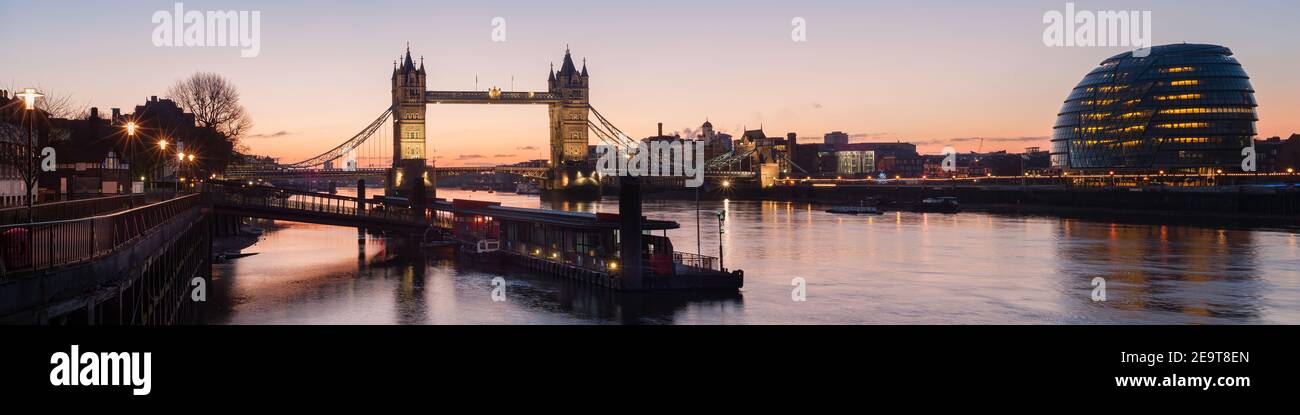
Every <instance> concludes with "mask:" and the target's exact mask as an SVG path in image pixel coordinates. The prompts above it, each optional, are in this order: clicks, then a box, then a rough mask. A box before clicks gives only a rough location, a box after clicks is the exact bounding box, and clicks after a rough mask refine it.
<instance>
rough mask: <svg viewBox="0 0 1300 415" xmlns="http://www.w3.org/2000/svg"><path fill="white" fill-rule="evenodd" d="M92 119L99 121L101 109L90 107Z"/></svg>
mask: <svg viewBox="0 0 1300 415" xmlns="http://www.w3.org/2000/svg"><path fill="white" fill-rule="evenodd" d="M90 119H92V120H98V119H99V107H90Z"/></svg>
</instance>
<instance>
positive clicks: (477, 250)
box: [460, 239, 501, 262]
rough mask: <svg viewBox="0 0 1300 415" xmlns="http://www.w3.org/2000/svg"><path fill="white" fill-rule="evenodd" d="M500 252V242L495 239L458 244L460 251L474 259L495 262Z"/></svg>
mask: <svg viewBox="0 0 1300 415" xmlns="http://www.w3.org/2000/svg"><path fill="white" fill-rule="evenodd" d="M500 252H501V242H500V241H497V240H495V239H483V240H479V241H478V242H477V243H475V244H468V243H466V244H461V245H460V253H461V254H462V255H464V256H467V257H469V258H470V259H472V260H474V261H480V262H496V260H497V259H498V256H499V254H500Z"/></svg>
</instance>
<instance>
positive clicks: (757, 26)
mask: <svg viewBox="0 0 1300 415" xmlns="http://www.w3.org/2000/svg"><path fill="white" fill-rule="evenodd" d="M74 3H80V4H81V5H83V7H75V6H74V7H67V6H66V5H64V4H60V5H58V6H55V5H48V4H37V3H14V2H3V3H0V11H3V14H4V15H7V16H33V18H32V19H28V20H25V21H24V23H19V24H11V25H6V26H4V27H0V39H4V40H5V43H6V45H7V46H10V48H9V49H10V50H11V52H12V53H11V56H18V57H24V58H20V59H7V60H6V61H5V63H4V64H0V74H3V75H0V77H3V78H0V85H6V86H9V87H12V88H8V89H16V88H20V87H24V86H36V85H39V86H41V87H42V88H45V89H47V90H49V91H53V92H56V93H61V94H71V95H73V97H74V99H75V101H77V102H78V103H84V104H86V105H87V106H93V107H99V108H100V109H101V112H106V111H107V108H112V107H119V108H124V109H129V108H133V107H134V106H135V105H138V104H140V103H142V102H143V101H144V100H145V98H146V97H148V96H150V95H159V96H162V95H165V91H166V89H167V88H168V87H169V86H170V85H171V84H172V83H173V82H175V81H176V80H179V79H182V78H184V77H186V76H189V75H190V74H192V73H193V72H195V71H207V72H215V73H218V74H221V75H223V76H226V77H228V78H229V79H231V80H232V81H233V82H234V83H235V85H237V86H238V87H239V88H240V91H241V92H242V100H243V103H244V105H245V106H246V107H248V110H249V112H250V113H251V115H252V116H253V120H254V122H255V126H254V128H253V130H252V132H251V134H250V135H249V136H248V137H246V138H245V139H244V144H245V145H247V146H248V147H249V148H250V149H251V151H252V152H253V153H256V154H264V155H272V156H276V157H280V158H282V159H297V158H306V157H310V156H312V155H315V154H317V153H320V152H322V151H325V150H327V149H329V148H330V147H332V146H333V145H335V144H337V142H339V141H341V140H343V139H345V138H346V137H348V136H351V135H352V134H355V133H356V131H358V130H359V129H360V128H361V127H362V126H363V125H364V124H365V123H366V122H368V121H369V120H371V119H373V118H374V117H375V115H377V114H378V113H379V112H381V111H382V110H383V108H385V107H386V106H387V105H388V101H389V91H388V84H389V78H388V75H389V73H390V71H391V65H392V61H393V60H394V59H396V58H397V56H398V55H399V54H400V53H402V52H403V51H404V47H405V45H406V43H407V42H410V44H411V49H412V53H414V54H415V55H417V56H419V55H423V56H424V58H425V62H426V64H427V65H428V67H429V89H431V90H475V89H476V88H477V90H486V89H488V88H490V87H499V88H501V89H502V90H507V91H508V90H512V89H513V90H518V91H542V90H545V83H546V81H545V78H544V76H545V74H543V71H546V70H547V69H548V67H549V65H550V64H552V63H554V64H556V65H557V66H558V64H559V60H560V58H561V57H562V56H563V53H564V49H565V47H566V45H567V46H568V47H570V48H571V49H572V51H573V55H574V58H575V59H577V60H582V59H586V60H587V64H588V66H589V68H590V70H591V79H592V80H591V83H592V89H591V91H592V92H591V93H592V97H591V101H592V105H593V106H594V107H596V108H599V109H601V112H603V113H605V114H606V115H607V116H609V117H610V118H611V119H612V121H613V122H615V123H617V124H618V125H619V126H620V127H622V128H623V129H624V130H625V131H626V132H627V133H629V134H630V135H632V136H633V137H634V138H640V137H645V136H650V135H653V134H654V133H655V128H656V123H659V122H663V123H664V125H665V130H666V131H667V132H669V133H670V134H671V133H672V132H674V131H684V130H686V129H692V130H693V129H696V128H698V127H699V125H700V124H701V123H703V122H704V121H705V119H708V120H710V121H712V122H713V124H714V125H716V126H717V129H718V130H719V131H722V132H728V133H731V134H735V135H738V133H740V132H741V130H742V129H745V128H748V129H755V128H759V127H760V126H761V127H763V128H764V129H765V132H766V133H767V134H768V135H769V136H783V135H784V134H785V133H787V132H796V133H798V134H799V136H800V137H801V138H803V137H817V138H820V137H821V136H822V135H823V134H825V133H828V132H831V131H844V132H846V133H848V134H850V135H851V136H852V138H853V140H852V141H855V142H861V141H876V142H893V141H905V142H912V143H916V144H918V150H920V151H921V152H923V153H936V152H938V151H939V150H940V149H942V148H943V147H944V146H947V145H952V146H954V147H956V148H957V150H958V151H962V152H966V151H974V150H977V147H976V146H978V145H979V144H977V143H979V142H980V141H983V144H982V148H979V149H980V150H983V151H997V150H1003V149H1006V150H1011V151H1020V150H1021V149H1023V148H1025V147H1034V146H1036V147H1041V148H1044V149H1046V148H1048V140H1049V137H1050V135H1051V129H1052V121H1053V120H1054V119H1055V116H1056V112H1057V111H1058V109H1059V108H1060V104H1061V102H1063V101H1064V99H1065V95H1066V93H1067V92H1068V91H1069V89H1070V88H1071V87H1072V86H1073V85H1074V84H1075V83H1076V82H1077V80H1078V78H1079V77H1081V76H1082V75H1083V74H1085V73H1086V72H1087V71H1088V70H1091V69H1092V68H1093V67H1095V66H1096V65H1097V64H1098V63H1100V62H1101V61H1102V60H1105V59H1106V58H1108V57H1110V56H1112V55H1115V54H1118V53H1121V52H1123V51H1126V50H1129V49H1131V48H1124V47H1046V46H1044V45H1043V43H1042V33H1043V29H1044V27H1045V25H1044V24H1043V23H1042V17H1043V13H1045V12H1048V11H1052V10H1062V9H1064V8H1065V2H1031V3H1032V4H1031V5H1030V6H1029V7H1025V4H1024V3H1025V2H1010V3H1009V4H998V5H992V6H987V5H968V4H963V3H960V2H941V1H935V2H927V4H925V5H891V4H884V3H868V4H851V5H837V4H834V3H822V4H807V5H805V4H800V5H793V6H792V5H779V4H775V3H760V4H754V5H748V4H744V5H742V4H740V3H725V4H706V5H696V4H691V5H690V7H684V4H683V3H677V2H665V3H662V4H656V5H653V6H605V5H598V4H590V3H581V2H579V3H574V4H573V5H572V7H558V8H551V7H547V6H545V5H533V4H507V3H502V4H495V5H467V6H466V5H462V6H461V7H457V8H456V9H455V10H449V9H448V8H447V7H442V8H440V7H439V6H440V5H437V4H434V5H426V4H407V3H404V2H381V3H379V4H377V5H372V4H366V5H357V4H351V3H346V2H343V3H333V2H330V3H328V4H329V5H330V6H331V7H329V8H330V9H331V12H330V13H324V12H322V11H321V10H322V9H325V8H326V7H321V6H320V4H321V3H301V2H277V3H257V2H219V3H213V2H205V1H197V2H185V3H184V6H185V7H186V8H187V9H192V10H213V9H215V10H258V11H260V12H261V15H262V17H261V20H262V22H261V26H262V27H261V34H262V39H261V45H260V49H261V50H260V54H259V55H258V56H257V57H252V58H242V57H241V56H240V53H239V51H238V50H237V49H236V48H229V47H195V48H166V47H155V46H154V45H153V44H152V43H151V42H150V34H151V32H152V31H153V29H154V27H155V26H156V25H155V24H154V23H152V22H150V16H152V15H153V13H154V12H156V11H159V10H171V9H172V7H173V4H174V2H171V1H162V2H138V3H130V4H125V5H120V4H116V3H108V2H95V1H89V2H74ZM1255 3H1258V4H1265V3H1267V4H1268V5H1269V6H1270V7H1268V8H1262V7H1261V8H1253V7H1242V6H1233V5H1223V4H1216V3H1210V2H1154V3H1149V4H1148V3H1144V4H1142V5H1140V6H1138V7H1136V8H1141V9H1144V10H1151V11H1152V14H1153V22H1154V26H1155V28H1154V30H1153V34H1154V43H1155V44H1167V43H1179V42H1183V41H1186V42H1189V43H1212V44H1220V45H1224V46H1227V47H1229V48H1232V50H1233V51H1234V52H1235V53H1236V57H1237V58H1238V59H1239V60H1240V61H1241V62H1242V64H1243V65H1244V66H1245V68H1246V70H1247V72H1248V73H1249V74H1250V75H1251V82H1252V83H1253V84H1254V86H1255V88H1256V90H1257V92H1256V97H1257V99H1258V101H1259V103H1260V108H1259V115H1260V121H1259V123H1258V129H1259V136H1258V137H1257V138H1265V137H1271V136H1283V137H1286V136H1288V135H1290V134H1291V133H1293V132H1298V131H1300V122H1298V121H1296V120H1295V119H1293V117H1288V114H1294V113H1296V112H1297V110H1300V94H1296V92H1297V91H1300V86H1297V84H1296V81H1295V80H1294V79H1292V78H1293V76H1292V74H1294V73H1297V72H1300V71H1298V70H1300V57H1296V56H1294V55H1288V54H1285V53H1283V51H1284V50H1285V48H1284V47H1283V45H1286V42H1287V34H1286V32H1285V28H1286V26H1285V24H1284V23H1285V22H1286V19H1285V18H1284V17H1285V15H1286V13H1280V12H1279V10H1283V9H1285V10H1295V9H1297V7H1300V6H1297V5H1295V4H1292V3H1287V2H1267V1H1260V2H1255ZM742 6H743V7H742ZM1077 8H1079V9H1081V10H1082V9H1090V10H1131V9H1134V8H1135V7H1134V6H1133V5H1128V4H1125V3H1122V2H1109V1H1097V2H1077ZM55 9H59V10H74V11H73V12H71V13H68V12H64V13H58V12H56V10H55ZM340 9H342V10H344V12H343V13H340V12H339V10H340ZM847 9H855V10H853V11H854V12H853V13H848V12H847V11H849V10H847ZM575 10H580V11H575ZM681 10H690V11H691V12H690V13H685V14H683V13H682V12H681ZM393 11H401V13H398V15H402V16H409V17H410V20H411V21H412V22H414V23H415V24H393V23H394V22H389V21H386V20H384V19H383V18H382V16H391V15H392V14H391V12H393ZM35 16H45V17H35ZM48 16H58V18H53V17H48ZM496 17H502V18H503V19H504V24H505V29H506V30H505V35H506V41H505V42H493V41H492V37H491V35H492V32H493V30H494V28H496V27H495V26H494V21H493V20H494V18H496ZM796 17H799V18H803V19H805V21H806V22H807V41H806V42H794V41H792V40H791V38H790V34H791V29H792V25H791V19H793V18H796ZM399 23H400V22H399ZM1211 23H1213V24H1211ZM62 25H75V26H77V27H79V28H81V30H79V31H78V33H77V35H76V36H73V35H72V34H71V32H70V31H65V30H60V27H61V26H62ZM302 33H312V35H309V36H303V35H302ZM87 34H102V36H97V37H96V39H94V41H88V40H87V39H86V38H85V36H86V35H87ZM869 39H909V42H901V43H900V42H896V43H884V42H882V43H871V42H870V41H869ZM68 44H82V45H85V47H82V48H78V47H66V45H68ZM990 57H993V58H990ZM76 60H86V61H93V62H105V63H103V64H100V65H97V66H95V67H94V71H93V72H87V71H86V70H85V69H84V67H81V66H76V65H64V64H62V62H75V61H76ZM476 79H477V80H478V82H477V85H476V83H475V80H476ZM512 85H513V87H512ZM755 85H761V86H763V87H755ZM778 97H779V98H778ZM428 116H429V123H428V136H429V140H428V143H429V146H430V153H431V154H430V156H431V157H434V158H435V160H436V161H437V162H438V163H439V165H449V166H454V165H467V164H479V163H483V164H502V163H512V162H517V161H522V160H527V159H539V158H545V152H546V148H547V128H546V122H547V121H546V117H547V115H546V111H545V110H544V109H542V108H539V107H526V106H525V107H506V106H493V107H491V108H485V107H482V106H439V107H436V108H435V107H434V106H431V107H430V108H429V115H428ZM981 137H982V138H984V140H979V138H981ZM593 141H594V140H593Z"/></svg>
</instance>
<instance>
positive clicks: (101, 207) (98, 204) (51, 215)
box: [0, 193, 165, 225]
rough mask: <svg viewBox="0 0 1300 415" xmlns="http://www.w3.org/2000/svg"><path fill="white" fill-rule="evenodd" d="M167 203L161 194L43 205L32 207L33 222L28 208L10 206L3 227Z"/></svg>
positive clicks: (0, 219) (2, 215)
mask: <svg viewBox="0 0 1300 415" xmlns="http://www.w3.org/2000/svg"><path fill="white" fill-rule="evenodd" d="M163 199H165V197H164V196H163V195H160V194H144V193H138V194H131V195H121V196H107V197H96V198H91V199H81V200H69V201H63V202H51V203H41V204H38V205H35V206H33V207H32V216H34V217H35V218H34V219H33V220H30V221H29V220H27V207H26V206H10V207H5V208H3V209H0V225H12V224H19V223H25V222H51V221H57V220H68V219H77V218H85V217H89V216H95V215H103V214H106V213H111V212H116V211H120V210H126V209H131V208H134V207H139V206H144V205H147V204H149V203H155V202H159V201H162V200H163Z"/></svg>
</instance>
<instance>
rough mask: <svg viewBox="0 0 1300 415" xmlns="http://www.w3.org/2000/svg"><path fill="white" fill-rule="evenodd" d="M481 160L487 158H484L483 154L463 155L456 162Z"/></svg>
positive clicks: (457, 157)
mask: <svg viewBox="0 0 1300 415" xmlns="http://www.w3.org/2000/svg"><path fill="white" fill-rule="evenodd" d="M481 158H486V157H483V155H482V154H461V155H459V156H456V160H478V159H481Z"/></svg>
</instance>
